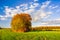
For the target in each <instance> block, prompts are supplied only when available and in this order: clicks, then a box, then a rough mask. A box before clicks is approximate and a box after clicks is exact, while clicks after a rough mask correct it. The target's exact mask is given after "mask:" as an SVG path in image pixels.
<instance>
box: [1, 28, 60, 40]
mask: <svg viewBox="0 0 60 40" xmlns="http://www.w3.org/2000/svg"><path fill="white" fill-rule="evenodd" d="M0 40H60V31H35V32H34V31H31V32H24V33H17V32H12V31H11V30H10V29H0Z"/></svg>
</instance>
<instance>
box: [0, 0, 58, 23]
mask: <svg viewBox="0 0 60 40" xmlns="http://www.w3.org/2000/svg"><path fill="white" fill-rule="evenodd" d="M34 1H38V0H34ZM50 3H51V1H45V2H43V3H42V5H40V4H39V3H37V2H34V3H31V2H30V3H29V4H20V5H18V6H15V8H14V7H9V6H5V10H4V12H5V15H4V16H2V15H0V20H1V19H7V18H8V17H13V16H14V15H16V14H17V13H29V14H30V15H31V16H32V22H37V21H40V20H41V19H44V18H48V17H49V16H50V15H51V14H53V12H52V11H45V9H47V8H48V7H49V4H50ZM38 7H39V8H38ZM51 7H52V6H51ZM56 7H57V6H55V7H54V8H56ZM37 8H38V9H37Z"/></svg>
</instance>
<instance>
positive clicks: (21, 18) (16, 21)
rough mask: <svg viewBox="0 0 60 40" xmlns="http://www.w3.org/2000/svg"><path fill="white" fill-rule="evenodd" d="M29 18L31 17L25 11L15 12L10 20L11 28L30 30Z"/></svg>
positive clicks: (17, 30) (21, 30)
mask: <svg viewBox="0 0 60 40" xmlns="http://www.w3.org/2000/svg"><path fill="white" fill-rule="evenodd" d="M31 20H32V18H31V16H30V15H29V14H25V13H21V14H17V15H15V16H14V17H13V18H12V20H11V28H12V30H13V31H15V32H26V31H30V28H31Z"/></svg>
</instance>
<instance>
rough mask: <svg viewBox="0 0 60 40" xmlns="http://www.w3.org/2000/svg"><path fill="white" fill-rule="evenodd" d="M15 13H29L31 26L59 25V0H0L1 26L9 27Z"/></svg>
mask: <svg viewBox="0 0 60 40" xmlns="http://www.w3.org/2000/svg"><path fill="white" fill-rule="evenodd" d="M17 13H18V14H20V13H28V14H30V15H31V17H32V26H42V25H56V26H57V25H58V26H60V0H0V26H1V27H10V23H11V19H12V17H13V16H14V15H16V14H17Z"/></svg>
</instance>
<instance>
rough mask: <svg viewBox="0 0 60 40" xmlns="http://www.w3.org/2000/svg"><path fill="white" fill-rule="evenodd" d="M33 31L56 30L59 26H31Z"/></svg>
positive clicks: (59, 28)
mask: <svg viewBox="0 0 60 40" xmlns="http://www.w3.org/2000/svg"><path fill="white" fill-rule="evenodd" d="M32 30H33V31H36V30H38V31H57V30H60V26H40V27H34V28H32Z"/></svg>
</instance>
